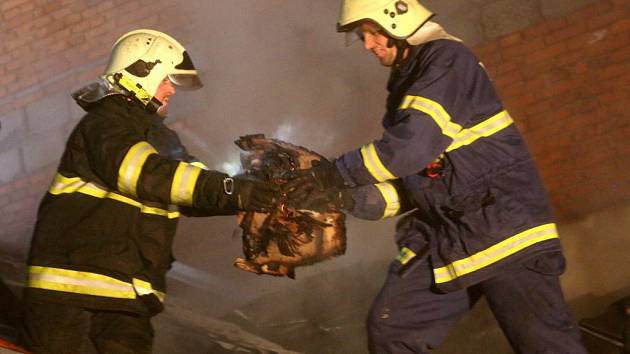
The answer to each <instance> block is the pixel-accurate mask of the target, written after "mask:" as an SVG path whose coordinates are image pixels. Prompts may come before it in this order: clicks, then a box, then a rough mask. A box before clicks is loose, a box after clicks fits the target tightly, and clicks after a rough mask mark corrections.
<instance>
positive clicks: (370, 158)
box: [361, 143, 396, 182]
mask: <svg viewBox="0 0 630 354" xmlns="http://www.w3.org/2000/svg"><path fill="white" fill-rule="evenodd" d="M361 157H362V158H363V165H364V166H365V168H367V170H368V171H369V172H370V174H371V175H372V177H374V179H376V180H377V181H379V182H385V181H387V180H390V179H396V176H394V174H393V173H391V172H389V170H388V169H387V167H385V165H384V164H383V162H382V161H381V159H380V158H379V157H378V154H377V152H376V147H375V146H374V144H373V143H371V144H367V145H363V147H361Z"/></svg>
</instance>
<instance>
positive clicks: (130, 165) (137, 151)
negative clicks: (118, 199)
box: [118, 141, 157, 197]
mask: <svg viewBox="0 0 630 354" xmlns="http://www.w3.org/2000/svg"><path fill="white" fill-rule="evenodd" d="M151 154H157V151H156V150H155V149H154V148H153V146H151V144H149V143H147V142H146V141H141V142H139V143H137V144H135V145H134V146H132V147H131V148H130V149H129V151H128V152H127V155H125V158H124V159H123V162H122V164H121V165H120V169H119V170H118V190H119V191H121V192H123V193H125V194H128V195H131V196H133V197H137V196H138V194H137V190H136V189H137V186H138V179H139V178H140V172H142V167H144V163H145V162H146V160H147V158H148V157H149V155H151Z"/></svg>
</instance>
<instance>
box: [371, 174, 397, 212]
mask: <svg viewBox="0 0 630 354" xmlns="http://www.w3.org/2000/svg"><path fill="white" fill-rule="evenodd" d="M375 186H376V188H377V189H378V190H379V192H381V195H382V196H383V199H385V211H384V213H383V219H385V218H389V217H392V216H396V214H398V211H399V210H400V198H399V196H398V191H396V188H395V187H394V186H393V185H392V184H391V183H387V182H383V183H377V184H375Z"/></svg>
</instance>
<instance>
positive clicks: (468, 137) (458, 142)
mask: <svg viewBox="0 0 630 354" xmlns="http://www.w3.org/2000/svg"><path fill="white" fill-rule="evenodd" d="M512 123H513V121H512V117H510V115H509V113H508V112H507V111H501V112H499V113H498V114H496V115H494V116H492V117H490V118H488V119H486V120H484V121H483V122H481V123H479V124H477V125H475V126H474V127H472V128H468V129H464V130H462V131H461V132H460V133H459V134H457V136H455V139H453V142H452V143H451V145H450V146H449V147H448V148H447V149H446V151H447V152H449V151H452V150H455V149H457V148H460V147H462V146H465V145H469V144H472V143H473V142H474V141H476V140H477V139H480V138H487V137H489V136H491V135H492V134H494V133H496V132H498V131H501V130H503V129H504V128H506V127H508V126H510V125H511V124H512Z"/></svg>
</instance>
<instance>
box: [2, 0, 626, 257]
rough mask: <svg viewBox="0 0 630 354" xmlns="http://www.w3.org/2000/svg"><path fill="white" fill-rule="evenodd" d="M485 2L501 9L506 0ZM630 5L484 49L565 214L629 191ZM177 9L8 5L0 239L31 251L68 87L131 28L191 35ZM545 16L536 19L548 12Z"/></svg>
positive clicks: (157, 1)
mask: <svg viewBox="0 0 630 354" xmlns="http://www.w3.org/2000/svg"><path fill="white" fill-rule="evenodd" d="M482 2H483V3H484V4H487V7H489V8H490V9H491V10H496V11H498V9H499V8H500V7H499V5H500V4H502V3H508V2H506V1H492V0H484V1H482ZM543 2H544V1H543ZM582 2H583V3H589V2H592V1H591V0H589V1H585V0H580V3H582ZM193 3H194V2H193ZM440 3H441V2H440ZM465 3H468V2H465ZM513 3H514V4H519V3H520V2H519V1H517V0H514V1H513ZM530 3H531V4H532V9H535V6H533V5H534V2H528V4H530ZM444 4H446V3H444ZM554 4H556V3H554ZM198 5H199V4H198ZM437 5H438V3H436V6H437ZM557 6H559V5H557ZM628 6H629V5H628V1H627V0H623V1H622V0H602V1H598V2H595V3H594V4H592V5H588V6H587V7H584V8H581V9H579V10H577V12H572V13H571V14H570V15H568V16H565V17H557V18H554V19H551V20H546V21H544V22H542V23H540V24H538V25H535V26H533V27H529V28H526V29H524V30H520V31H518V32H513V33H511V34H509V35H506V36H502V37H499V38H498V39H496V40H493V41H492V42H488V43H486V44H484V45H482V46H480V47H477V48H476V52H477V53H478V54H479V55H480V57H481V58H482V59H483V61H484V62H485V64H486V66H487V67H488V70H489V71H490V73H491V74H492V76H493V77H494V79H495V81H496V83H497V86H498V88H499V90H500V93H501V95H502V97H503V98H504V100H505V102H506V106H507V107H508V109H509V110H510V111H511V113H512V114H513V116H514V117H515V119H516V120H517V124H518V125H519V126H520V127H521V128H522V130H523V132H524V134H525V136H526V138H527V140H528V142H529V144H530V147H531V150H532V152H533V153H534V155H535V158H536V160H537V162H538V165H539V166H540V169H541V172H542V175H543V177H544V179H545V183H546V185H547V187H548V189H549V190H550V192H551V197H552V200H553V203H554V206H555V208H556V210H557V213H558V215H559V216H560V218H561V220H567V219H569V218H572V217H577V216H583V215H586V214H588V213H590V212H592V211H594V210H597V209H600V208H604V207H607V206H610V205H615V204H620V203H624V202H626V201H627V200H628V197H629V196H630V190H629V189H628V188H627V187H626V185H627V184H628V173H629V172H628V169H627V168H625V167H626V166H630V164H629V163H628V162H629V161H628V156H629V154H628V152H629V151H628V149H629V148H628V144H627V142H626V141H627V136H628V135H629V134H628V133H629V132H628V123H627V122H628V119H627V118H628V114H627V113H625V112H624V108H625V105H624V104H625V103H627V102H628V97H630V95H628V88H627V87H628V78H629V74H628V70H627V68H628V65H627V64H628V60H629V59H628V56H629V54H628V52H629V50H628V49H629V48H628V47H630V46H629V45H628V36H629V35H630V25H629V20H628V18H630V16H629V10H628ZM204 7H205V8H207V7H208V6H207V4H205V5H204ZM335 7H336V6H335ZM573 8H574V7H572V9H573ZM179 10H180V9H178V4H177V2H176V1H168V0H140V1H132V2H129V1H120V0H103V1H95V0H2V1H0V121H1V123H2V129H1V130H0V166H1V168H0V225H2V227H0V247H5V245H15V244H19V245H21V246H20V247H22V248H25V247H27V244H28V242H14V241H19V240H24V239H28V238H29V237H30V233H31V230H32V227H33V221H34V216H35V213H36V208H37V203H38V201H39V198H40V197H41V195H42V194H43V192H44V191H45V190H46V188H47V186H48V183H49V180H50V178H51V177H52V175H53V171H54V167H55V166H54V165H55V164H56V162H57V160H58V158H59V156H60V154H61V152H62V150H63V144H64V140H65V138H66V136H67V134H68V132H69V130H70V129H71V128H72V126H73V125H74V124H75V123H76V121H77V119H78V118H79V117H80V116H81V111H80V109H79V108H78V107H77V106H76V105H75V104H74V103H73V102H72V101H71V99H70V97H69V95H68V93H69V92H70V90H71V89H72V88H76V87H78V86H79V85H81V84H84V83H86V82H89V81H91V80H93V79H94V77H96V76H97V75H98V74H100V72H101V71H102V68H103V66H104V64H105V60H106V56H107V54H108V51H109V48H110V47H111V44H112V43H113V41H114V40H115V39H116V38H117V37H118V36H119V35H120V34H121V33H124V32H125V31H128V30H131V29H135V28H138V27H150V28H156V29H158V30H162V31H165V32H169V33H172V34H173V35H175V37H177V38H179V39H180V40H182V41H183V42H187V41H188V42H189V41H190V40H189V38H187V36H188V35H189V34H188V33H187V32H186V31H187V27H189V24H190V21H191V18H186V17H183V16H181V11H179ZM543 10H544V9H543ZM549 11H550V10H549ZM530 12H532V13H533V14H534V15H536V14H537V13H536V11H534V10H532V11H530ZM554 12H555V13H558V12H559V10H556V9H554ZM441 13H443V14H447V15H448V14H449V12H448V9H444V10H443V11H441ZM455 13H456V11H453V14H455ZM490 13H494V12H490ZM178 14H179V15H178ZM484 14H485V13H484V12H482V13H481V15H484ZM192 15H193V16H194V15H195V14H192ZM543 15H544V11H543ZM196 16H197V17H196V18H195V19H193V20H196V21H207V19H206V18H205V16H209V15H208V14H207V13H205V12H204V13H203V14H196ZM485 16H486V17H489V18H490V19H492V20H495V19H496V16H490V15H488V14H486V15H485ZM515 16H516V15H515ZM518 16H520V15H518ZM536 16H537V17H536V18H534V19H531V21H529V22H527V24H529V23H533V21H539V19H541V18H542V19H544V18H546V17H545V16H542V17H541V16H540V15H536ZM448 17H449V16H445V17H444V18H445V22H446V19H448ZM481 18H482V19H481V20H479V21H483V16H481ZM475 21H477V20H475ZM328 22H330V21H327V22H326V23H328ZM473 22H474V21H473ZM476 25H477V22H475V26H476ZM504 25H505V26H507V24H504ZM505 26H503V27H501V31H499V33H506V32H507V28H506V27H505ZM455 27H456V26H455ZM482 27H483V28H486V29H488V28H489V29H492V28H493V27H491V26H490V27H488V26H486V25H483V24H482ZM495 27H496V26H495ZM326 28H328V27H326ZM497 31H498V30H497ZM497 31H495V32H497ZM252 33H253V32H252ZM492 33H494V32H492ZM456 34H457V33H456ZM484 36H485V37H488V38H495V37H494V36H490V35H484ZM296 50H297V49H296ZM350 64H351V63H349V65H350ZM626 111H627V110H626ZM624 138H625V140H624ZM9 251H10V252H15V251H17V252H19V253H23V251H24V249H19V250H9Z"/></svg>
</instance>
